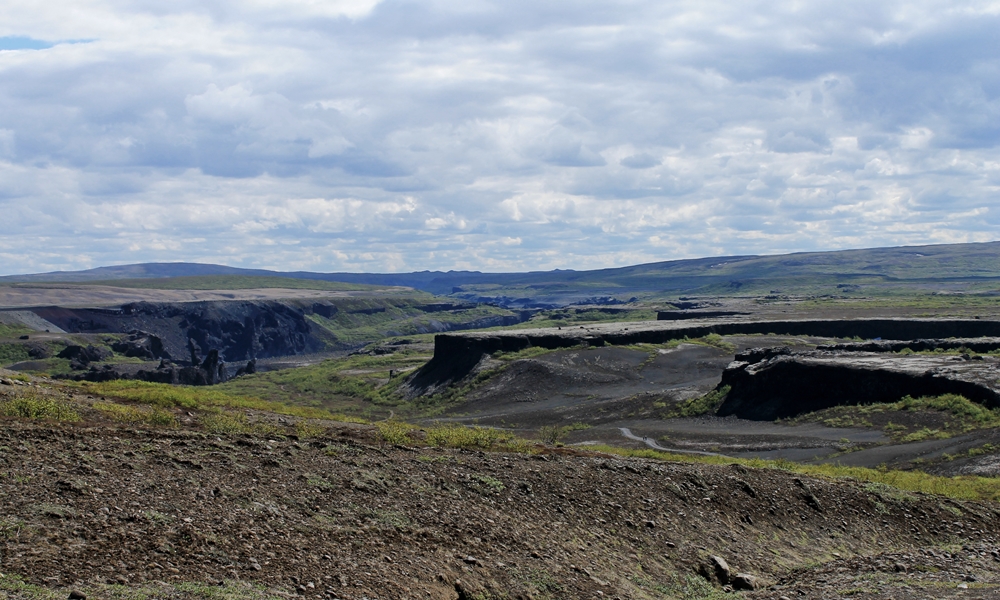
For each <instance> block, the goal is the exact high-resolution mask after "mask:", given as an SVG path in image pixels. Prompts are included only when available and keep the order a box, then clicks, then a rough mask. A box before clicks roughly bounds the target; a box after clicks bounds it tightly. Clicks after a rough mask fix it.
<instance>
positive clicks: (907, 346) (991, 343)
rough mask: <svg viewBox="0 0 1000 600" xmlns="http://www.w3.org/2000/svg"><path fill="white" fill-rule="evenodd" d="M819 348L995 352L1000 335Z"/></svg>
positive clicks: (999, 347)
mask: <svg viewBox="0 0 1000 600" xmlns="http://www.w3.org/2000/svg"><path fill="white" fill-rule="evenodd" d="M816 349H817V350H834V351H840V352H902V351H904V350H912V351H913V352H933V351H935V350H967V351H970V352H993V351H995V350H1000V337H980V338H948V339H944V340H934V339H929V340H871V341H868V342H857V343H849V344H828V345H824V346H816Z"/></svg>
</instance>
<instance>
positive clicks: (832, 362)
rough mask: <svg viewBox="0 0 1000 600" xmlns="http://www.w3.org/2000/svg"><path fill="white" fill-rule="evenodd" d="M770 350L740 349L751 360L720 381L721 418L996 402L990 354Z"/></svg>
mask: <svg viewBox="0 0 1000 600" xmlns="http://www.w3.org/2000/svg"><path fill="white" fill-rule="evenodd" d="M767 350H768V349H754V350H752V351H748V352H745V353H742V354H741V355H740V356H738V357H737V358H741V357H745V358H750V359H754V360H752V361H751V360H736V361H733V362H732V363H730V365H729V367H728V368H727V369H726V370H725V372H724V373H723V374H722V381H721V383H720V384H719V387H720V388H722V387H724V386H729V387H730V391H729V394H728V395H727V396H726V399H725V401H724V402H723V403H722V405H721V406H720V407H719V410H718V412H717V414H718V415H719V416H723V417H724V416H729V415H735V416H737V417H740V418H744V419H752V420H767V421H770V420H774V419H779V418H787V417H793V416H795V415H798V414H802V413H807V412H813V411H817V410H823V409H825V408H830V407H833V406H841V405H857V404H871V403H876V402H896V401H898V400H899V399H900V398H902V397H903V396H907V395H909V396H914V397H918V396H935V395H940V394H947V393H952V394H961V395H963V396H965V397H966V398H968V399H969V400H972V401H974V402H979V403H981V404H983V405H985V406H987V407H989V408H996V407H1000V382H998V375H1000V371H998V365H1000V363H998V361H997V359H996V358H994V357H989V358H988V359H984V360H978V361H973V360H965V359H963V358H962V357H957V356H935V355H919V354H912V355H896V354H888V355H887V354H876V353H869V352H837V351H823V350H818V351H808V352H799V353H790V352H788V351H787V349H778V350H775V351H774V352H773V353H769V352H768V351H767Z"/></svg>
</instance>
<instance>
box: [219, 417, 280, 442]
mask: <svg viewBox="0 0 1000 600" xmlns="http://www.w3.org/2000/svg"><path fill="white" fill-rule="evenodd" d="M201 425H202V427H204V428H205V429H206V430H208V431H210V432H212V433H221V434H229V435H234V434H247V435H260V436H267V435H281V430H280V429H279V428H277V427H275V426H274V425H271V424H269V423H254V422H251V421H250V420H249V419H247V416H246V415H245V414H243V413H227V412H220V413H215V414H209V415H205V416H204V417H202V418H201Z"/></svg>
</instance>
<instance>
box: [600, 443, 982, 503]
mask: <svg viewBox="0 0 1000 600" xmlns="http://www.w3.org/2000/svg"><path fill="white" fill-rule="evenodd" d="M587 449H588V450H593V451H595V452H604V453H607V454H614V455H617V456H627V457H631V458H651V459H656V460H666V461H671V462H686V463H700V464H714V465H732V464H740V465H744V466H747V467H751V468H768V469H782V470H785V471H790V472H793V473H801V474H804V475H811V476H815V477H829V478H831V479H849V480H855V481H859V482H863V483H866V484H879V485H881V486H888V488H892V489H895V490H902V491H904V492H921V493H925V494H935V495H938V496H945V497H948V498H954V499H957V500H980V501H981V500H988V501H991V502H998V501H1000V479H998V478H994V477H977V476H972V475H960V476H956V477H942V476H939V475H929V474H927V473H924V472H922V471H895V470H888V469H868V468H865V467H845V466H841V465H826V464H823V465H807V464H801V463H796V462H792V461H789V460H763V459H760V458H753V459H742V458H731V457H727V456H702V455H695V454H673V453H670V452H660V451H658V450H652V449H629V448H619V447H616V446H607V445H595V446H588V447H587ZM867 489H870V490H879V489H887V488H880V487H877V486H876V487H869V488H867ZM883 495H885V494H883Z"/></svg>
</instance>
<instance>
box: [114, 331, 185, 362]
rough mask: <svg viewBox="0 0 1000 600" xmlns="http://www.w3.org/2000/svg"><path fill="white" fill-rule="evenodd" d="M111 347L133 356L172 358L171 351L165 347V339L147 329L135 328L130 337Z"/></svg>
mask: <svg viewBox="0 0 1000 600" xmlns="http://www.w3.org/2000/svg"><path fill="white" fill-rule="evenodd" d="M111 349H112V350H114V351H115V352H118V353H119V354H124V355H125V356H129V357H132V358H145V359H147V360H155V359H157V358H166V359H168V360H169V359H170V358H171V356H170V353H169V352H167V351H166V349H165V348H164V347H163V340H161V339H160V338H159V337H158V336H155V335H153V334H151V333H146V332H145V331H139V330H133V331H131V332H130V333H129V336H128V338H126V339H124V340H121V341H118V342H115V343H113V344H111Z"/></svg>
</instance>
